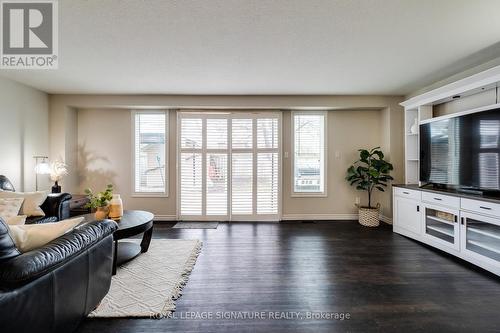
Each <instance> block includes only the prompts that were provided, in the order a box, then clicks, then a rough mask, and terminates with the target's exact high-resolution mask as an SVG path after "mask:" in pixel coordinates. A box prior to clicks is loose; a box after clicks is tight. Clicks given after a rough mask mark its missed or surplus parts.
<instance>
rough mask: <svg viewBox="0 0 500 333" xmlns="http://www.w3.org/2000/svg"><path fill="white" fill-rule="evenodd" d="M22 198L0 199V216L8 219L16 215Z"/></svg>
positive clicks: (21, 203)
mask: <svg viewBox="0 0 500 333" xmlns="http://www.w3.org/2000/svg"><path fill="white" fill-rule="evenodd" d="M23 201H24V198H9V199H0V217H2V218H3V219H4V220H8V219H10V218H11V217H14V216H17V214H19V211H20V210H21V206H22V205H23Z"/></svg>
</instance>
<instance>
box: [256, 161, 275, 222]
mask: <svg viewBox="0 0 500 333" xmlns="http://www.w3.org/2000/svg"><path fill="white" fill-rule="evenodd" d="M278 158H279V156H278V153H259V154H257V214H277V213H278V184H279V183H278V180H279V179H278V176H279V175H278Z"/></svg>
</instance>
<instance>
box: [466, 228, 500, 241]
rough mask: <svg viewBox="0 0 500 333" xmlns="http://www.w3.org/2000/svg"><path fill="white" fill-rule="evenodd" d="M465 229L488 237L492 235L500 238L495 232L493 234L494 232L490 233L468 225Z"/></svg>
mask: <svg viewBox="0 0 500 333" xmlns="http://www.w3.org/2000/svg"><path fill="white" fill-rule="evenodd" d="M467 230H468V231H472V232H475V233H476V234H481V235H484V236H488V237H492V238H495V239H498V240H500V235H497V234H494V233H491V232H488V231H484V230H480V229H476V228H471V227H468V228H467Z"/></svg>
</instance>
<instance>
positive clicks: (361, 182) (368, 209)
mask: <svg viewBox="0 0 500 333" xmlns="http://www.w3.org/2000/svg"><path fill="white" fill-rule="evenodd" d="M358 151H359V160H357V161H356V162H354V164H353V165H351V166H350V167H349V168H348V169H347V177H346V180H347V181H348V182H349V183H350V185H351V186H354V185H355V186H356V189H357V190H360V191H366V192H367V193H368V206H360V205H357V206H358V212H359V223H360V224H361V225H364V226H367V227H377V226H378V225H379V224H380V221H379V210H380V204H379V203H377V205H376V206H372V195H373V191H374V190H379V191H381V192H384V191H385V190H384V188H385V187H386V186H387V183H388V182H389V181H391V180H393V179H394V178H392V177H391V175H390V174H389V173H390V172H391V170H393V169H394V168H393V166H392V164H391V163H389V162H387V161H385V160H384V153H383V152H382V151H381V150H380V147H376V148H373V149H371V150H366V149H359V150H358Z"/></svg>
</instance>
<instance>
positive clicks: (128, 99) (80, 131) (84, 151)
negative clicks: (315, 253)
mask: <svg viewBox="0 0 500 333" xmlns="http://www.w3.org/2000/svg"><path fill="white" fill-rule="evenodd" d="M401 100H402V99H401V98H400V97H384V96H258V97H257V96H191V97H189V96H94V95H92V96H90V95H89V96H87V95H55V96H51V112H52V114H51V117H52V116H55V115H57V117H59V120H60V121H61V122H63V123H65V128H64V129H63V130H62V131H58V132H56V133H51V134H52V135H51V155H55V156H57V155H64V156H66V161H69V163H68V164H70V170H72V171H71V172H72V174H71V177H68V178H69V179H66V180H65V182H64V183H63V188H64V190H66V191H70V192H73V193H75V192H82V191H83V189H84V188H86V187H92V188H98V187H99V186H101V187H102V186H103V185H105V183H106V182H109V181H111V182H113V183H114V184H115V185H116V187H117V191H118V192H120V194H122V195H123V197H124V202H125V205H126V208H131V209H133V208H142V209H148V210H151V211H153V212H154V213H155V214H157V215H160V216H165V217H167V218H173V217H174V216H175V214H176V197H175V194H176V193H175V192H176V184H175V180H176V174H175V170H176V162H175V152H176V142H175V138H176V132H175V130H176V116H175V112H170V128H169V130H170V136H169V138H170V145H169V157H170V165H169V167H170V168H169V170H170V171H169V178H170V179H169V181H170V184H169V197H168V198H135V197H132V196H131V195H130V193H131V189H132V184H131V169H130V168H131V163H132V162H131V130H130V125H131V124H130V121H131V116H130V111H129V110H130V109H132V108H141V107H153V108H165V109H171V108H181V107H182V108H193V109H194V108H196V109H200V108H202V109H205V108H231V109H235V108H249V109H252V108H253V109H281V110H283V109H329V110H331V111H330V112H329V117H328V124H329V130H328V151H329V154H328V194H329V195H328V197H327V198H292V197H291V196H290V194H291V192H290V191H291V186H290V182H291V174H290V172H291V165H290V159H283V212H282V213H283V215H284V217H288V218H293V217H297V218H299V217H300V216H299V215H301V214H302V215H303V214H307V215H309V216H311V217H312V218H315V217H316V218H328V217H332V216H335V217H336V218H342V217H345V218H349V217H352V214H354V213H355V211H356V209H355V207H354V202H355V198H356V197H360V198H361V200H362V203H363V202H366V196H365V194H364V193H360V192H356V191H355V190H353V189H352V188H350V187H349V186H348V184H347V183H346V182H345V181H344V176H345V171H346V169H347V167H348V165H349V164H350V163H352V162H353V161H354V160H355V159H356V153H357V151H356V150H357V149H359V148H362V147H375V146H377V145H379V146H382V147H383V149H384V151H385V152H386V154H387V156H388V158H389V159H390V160H391V162H392V163H393V164H394V165H395V168H396V170H395V172H394V175H395V176H396V177H397V180H396V182H400V181H401V180H402V175H404V170H402V168H403V145H402V141H403V130H402V128H403V112H402V108H401V107H400V106H399V105H398V103H399V102H400V101H401ZM75 110H78V111H76V114H77V116H76V117H75V116H74V114H73V112H75ZM290 114H291V112H290V111H284V113H283V151H284V152H285V151H288V152H290V149H291V143H290V134H291V133H290V132H291V129H290ZM62 115H64V116H62ZM61 119H63V120H61ZM335 152H339V155H338V156H339V157H338V158H336V157H335ZM89 160H90V162H89ZM389 193H390V191H388V192H387V193H385V194H382V195H379V196H378V197H377V198H378V200H379V201H380V202H381V204H382V206H383V213H384V215H385V216H389V217H390V216H391V215H392V214H391V211H392V208H391V196H390V194H389Z"/></svg>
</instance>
